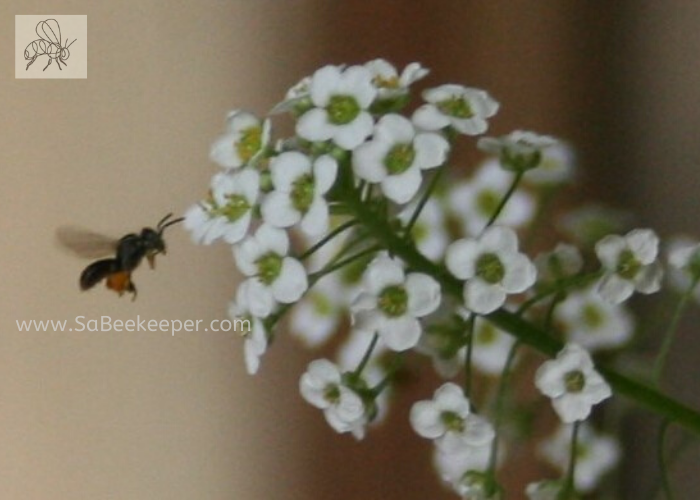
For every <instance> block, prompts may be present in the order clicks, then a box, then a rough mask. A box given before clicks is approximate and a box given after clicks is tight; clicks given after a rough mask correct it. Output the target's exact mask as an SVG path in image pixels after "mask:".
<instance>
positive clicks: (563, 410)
mask: <svg viewBox="0 0 700 500" xmlns="http://www.w3.org/2000/svg"><path fill="white" fill-rule="evenodd" d="M552 405H553V406H554V409H555V410H556V412H557V414H558V415H559V418H560V419H561V421H562V422H564V423H565V424H571V423H573V422H576V421H580V420H586V419H587V418H588V415H590V414H591V404H590V402H589V401H587V400H586V398H585V397H581V396H580V395H575V394H569V393H567V394H564V395H563V396H561V397H559V398H556V399H554V400H552Z"/></svg>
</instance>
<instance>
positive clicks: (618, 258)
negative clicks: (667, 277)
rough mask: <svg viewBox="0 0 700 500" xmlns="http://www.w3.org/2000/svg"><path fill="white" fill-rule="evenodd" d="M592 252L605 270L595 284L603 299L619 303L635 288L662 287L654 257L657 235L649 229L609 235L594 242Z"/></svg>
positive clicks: (653, 289) (648, 290)
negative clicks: (623, 234)
mask: <svg viewBox="0 0 700 500" xmlns="http://www.w3.org/2000/svg"><path fill="white" fill-rule="evenodd" d="M595 252H596V255H597V256H598V259H600V262H601V263H602V264H603V267H604V269H605V275H604V276H603V277H602V278H601V280H600V284H599V286H598V291H599V293H600V295H601V296H602V297H603V298H604V299H605V300H607V301H610V302H612V303H613V304H619V303H621V302H624V301H625V300H627V299H628V298H629V297H630V296H631V295H632V294H633V293H634V291H635V290H636V291H638V292H640V293H644V294H649V293H654V292H657V291H658V290H659V288H660V287H661V277H662V275H663V271H662V269H661V266H660V264H659V263H658V262H657V260H656V258H657V255H658V253H659V238H658V236H656V234H655V233H654V231H652V230H651V229H635V230H633V231H630V232H629V233H627V234H626V235H625V236H618V235H608V236H606V237H605V238H603V239H602V240H600V241H598V243H596V246H595Z"/></svg>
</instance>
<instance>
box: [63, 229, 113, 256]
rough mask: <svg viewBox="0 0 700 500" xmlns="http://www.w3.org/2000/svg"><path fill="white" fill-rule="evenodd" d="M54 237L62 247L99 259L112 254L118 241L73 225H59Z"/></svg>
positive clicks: (77, 253) (80, 254)
mask: <svg viewBox="0 0 700 500" xmlns="http://www.w3.org/2000/svg"><path fill="white" fill-rule="evenodd" d="M56 239H57V240H58V243H59V244H60V245H61V246H62V247H63V248H66V249H68V250H70V251H71V252H73V253H74V254H75V255H77V256H78V257H84V258H86V259H99V258H100V257H104V256H106V255H109V254H113V253H114V252H115V251H116V249H117V244H118V243H119V240H118V239H115V238H110V237H109V236H105V235H103V234H99V233H95V232H93V231H89V230H87V229H82V228H79V227H75V226H61V227H59V228H58V229H57V230H56Z"/></svg>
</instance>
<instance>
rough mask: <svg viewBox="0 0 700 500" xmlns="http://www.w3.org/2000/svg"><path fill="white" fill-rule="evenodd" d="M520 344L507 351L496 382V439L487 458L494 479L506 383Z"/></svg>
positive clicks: (515, 344)
mask: <svg viewBox="0 0 700 500" xmlns="http://www.w3.org/2000/svg"><path fill="white" fill-rule="evenodd" d="M520 345H521V344H520V342H517V341H516V342H515V343H514V344H513V345H512V346H511V348H510V350H509V351H508V357H507V358H506V362H505V364H504V365H503V371H502V372H501V380H500V381H499V382H498V393H497V394H496V406H495V409H494V412H495V414H496V416H495V417H494V424H493V427H494V431H495V432H496V437H495V438H494V439H493V443H492V444H491V457H490V458H489V474H490V475H491V477H494V476H495V474H496V464H497V463H498V438H499V436H500V434H501V427H502V426H503V404H504V403H505V399H506V389H507V388H508V382H509V379H510V373H511V370H510V369H511V367H512V366H513V361H514V360H515V354H516V353H517V352H518V349H519V348H520Z"/></svg>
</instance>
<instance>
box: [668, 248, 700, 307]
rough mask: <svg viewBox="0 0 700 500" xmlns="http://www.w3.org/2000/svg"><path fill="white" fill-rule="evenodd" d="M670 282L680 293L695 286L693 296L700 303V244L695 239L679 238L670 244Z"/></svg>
mask: <svg viewBox="0 0 700 500" xmlns="http://www.w3.org/2000/svg"><path fill="white" fill-rule="evenodd" d="M668 263H669V266H670V267H669V273H668V277H669V281H670V283H671V286H672V287H673V288H674V289H675V290H677V291H678V292H679V293H685V292H687V291H688V289H689V288H690V287H691V285H693V286H694V289H693V296H694V297H695V300H696V301H700V287H698V286H697V283H698V279H699V278H700V243H698V242H697V241H696V240H694V239H690V238H684V237H677V238H674V239H672V240H670V241H669V243H668Z"/></svg>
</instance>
